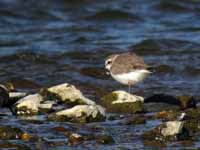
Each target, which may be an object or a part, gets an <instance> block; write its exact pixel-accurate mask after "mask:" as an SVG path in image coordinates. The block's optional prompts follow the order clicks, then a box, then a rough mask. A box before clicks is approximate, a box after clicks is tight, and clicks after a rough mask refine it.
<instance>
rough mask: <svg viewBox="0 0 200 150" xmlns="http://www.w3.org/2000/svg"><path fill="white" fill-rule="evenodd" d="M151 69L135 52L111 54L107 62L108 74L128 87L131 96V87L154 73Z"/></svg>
mask: <svg viewBox="0 0 200 150" xmlns="http://www.w3.org/2000/svg"><path fill="white" fill-rule="evenodd" d="M149 68H150V66H148V65H147V64H146V63H145V62H144V60H143V58H142V57H139V56H137V55H136V54H135V53H133V52H125V53H117V54H111V55H109V56H108V57H107V58H106V60H105V69H106V70H107V71H108V72H107V73H108V74H110V75H111V76H112V78H114V79H115V80H116V81H118V82H120V83H121V84H124V85H128V87H129V94H130V90H131V86H133V85H135V84H136V83H138V82H141V81H143V80H144V79H145V78H146V77H147V76H148V75H150V74H151V73H152V72H151V71H150V69H149Z"/></svg>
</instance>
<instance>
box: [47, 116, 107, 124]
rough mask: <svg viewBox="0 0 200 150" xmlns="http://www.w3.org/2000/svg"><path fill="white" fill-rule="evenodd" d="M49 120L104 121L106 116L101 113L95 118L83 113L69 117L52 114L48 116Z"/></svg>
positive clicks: (74, 121)
mask: <svg viewBox="0 0 200 150" xmlns="http://www.w3.org/2000/svg"><path fill="white" fill-rule="evenodd" d="M48 120H50V121H57V122H72V123H89V122H99V121H104V120H105V117H103V116H102V115H101V114H97V116H96V117H95V118H93V117H92V116H87V115H86V114H82V115H81V116H80V117H68V116H65V115H60V116H58V115H55V114H52V115H50V116H49V117H48Z"/></svg>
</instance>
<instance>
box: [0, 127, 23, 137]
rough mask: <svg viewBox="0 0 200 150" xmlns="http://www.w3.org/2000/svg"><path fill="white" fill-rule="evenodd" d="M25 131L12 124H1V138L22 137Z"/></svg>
mask: <svg viewBox="0 0 200 150" xmlns="http://www.w3.org/2000/svg"><path fill="white" fill-rule="evenodd" d="M22 135H23V131H22V130H21V129H19V128H16V127H12V126H0V140H14V139H20V138H21V136H22Z"/></svg>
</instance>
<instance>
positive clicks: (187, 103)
mask: <svg viewBox="0 0 200 150" xmlns="http://www.w3.org/2000/svg"><path fill="white" fill-rule="evenodd" d="M176 98H177V99H178V100H179V101H180V107H181V109H186V108H196V100H195V98H194V97H193V96H189V95H181V96H176Z"/></svg>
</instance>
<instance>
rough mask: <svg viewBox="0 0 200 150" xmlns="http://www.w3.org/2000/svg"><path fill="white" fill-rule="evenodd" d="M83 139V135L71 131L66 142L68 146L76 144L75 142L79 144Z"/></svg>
mask: <svg viewBox="0 0 200 150" xmlns="http://www.w3.org/2000/svg"><path fill="white" fill-rule="evenodd" d="M83 141H84V137H83V136H82V135H80V134H77V133H72V134H71V135H70V136H69V139H68V144H69V145H70V146H72V145H77V144H80V143H81V142H83Z"/></svg>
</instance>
